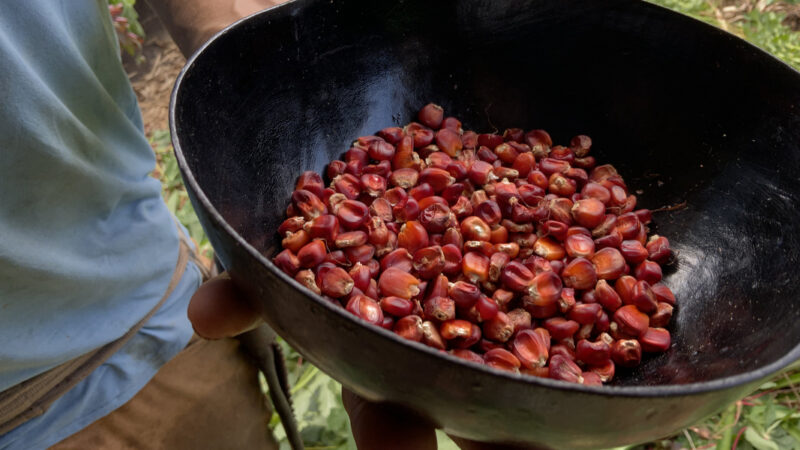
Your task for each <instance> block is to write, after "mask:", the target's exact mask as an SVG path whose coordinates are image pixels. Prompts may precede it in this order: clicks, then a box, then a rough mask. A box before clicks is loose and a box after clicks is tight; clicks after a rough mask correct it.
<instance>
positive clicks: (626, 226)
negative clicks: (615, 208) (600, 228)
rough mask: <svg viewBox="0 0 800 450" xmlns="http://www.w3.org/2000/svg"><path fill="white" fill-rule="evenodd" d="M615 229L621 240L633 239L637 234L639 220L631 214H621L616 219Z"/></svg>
mask: <svg viewBox="0 0 800 450" xmlns="http://www.w3.org/2000/svg"><path fill="white" fill-rule="evenodd" d="M616 229H617V231H619V233H620V235H622V239H623V240H627V239H634V238H635V237H636V235H637V234H638V233H639V218H638V217H636V214H633V213H628V214H622V215H620V216H619V217H617V226H616Z"/></svg>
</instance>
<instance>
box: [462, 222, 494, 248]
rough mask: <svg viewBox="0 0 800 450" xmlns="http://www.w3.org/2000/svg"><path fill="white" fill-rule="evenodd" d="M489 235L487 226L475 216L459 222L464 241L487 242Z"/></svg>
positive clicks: (489, 229)
mask: <svg viewBox="0 0 800 450" xmlns="http://www.w3.org/2000/svg"><path fill="white" fill-rule="evenodd" d="M491 233H492V229H491V228H490V227H489V225H488V224H487V223H486V222H484V221H483V220H481V219H480V218H479V217H477V216H470V217H467V218H466V219H464V220H463V221H461V234H462V236H463V237H464V239H466V240H469V241H486V242H489V241H490V240H491Z"/></svg>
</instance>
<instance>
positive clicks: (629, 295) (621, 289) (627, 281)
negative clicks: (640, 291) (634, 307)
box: [614, 275, 636, 305]
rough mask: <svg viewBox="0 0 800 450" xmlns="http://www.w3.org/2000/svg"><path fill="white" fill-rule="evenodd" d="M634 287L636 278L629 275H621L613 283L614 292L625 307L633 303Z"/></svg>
mask: <svg viewBox="0 0 800 450" xmlns="http://www.w3.org/2000/svg"><path fill="white" fill-rule="evenodd" d="M635 285H636V278H633V277H632V276H630V275H623V276H621V277H620V278H619V279H618V280H617V281H616V282H615V283H614V290H615V291H617V294H619V298H620V299H621V300H622V303H624V304H626V305H630V304H631V303H633V287H634V286H635Z"/></svg>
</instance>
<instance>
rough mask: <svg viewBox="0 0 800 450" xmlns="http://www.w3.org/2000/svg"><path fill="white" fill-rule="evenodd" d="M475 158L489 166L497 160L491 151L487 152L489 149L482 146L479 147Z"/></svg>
mask: <svg viewBox="0 0 800 450" xmlns="http://www.w3.org/2000/svg"><path fill="white" fill-rule="evenodd" d="M477 157H478V159H479V160H480V161H483V162H487V163H489V164H493V163H494V162H495V161H497V160H498V158H497V155H495V154H494V152H493V151H491V150H489V147H484V146H481V147H480V148H479V149H478V152H477Z"/></svg>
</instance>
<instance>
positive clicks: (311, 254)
mask: <svg viewBox="0 0 800 450" xmlns="http://www.w3.org/2000/svg"><path fill="white" fill-rule="evenodd" d="M326 253H327V249H326V248H325V242H324V241H322V240H319V239H316V240H313V241H311V242H309V243H308V244H306V245H304V246H303V248H301V249H300V251H299V252H297V259H298V261H299V263H300V267H304V268H311V267H314V266H316V265H318V264H319V263H321V262H322V261H324V260H325V254H326Z"/></svg>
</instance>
